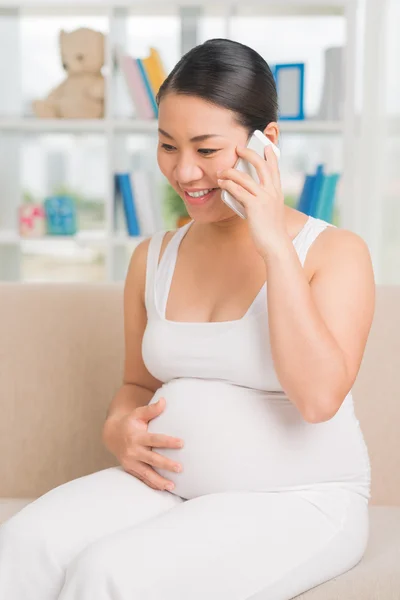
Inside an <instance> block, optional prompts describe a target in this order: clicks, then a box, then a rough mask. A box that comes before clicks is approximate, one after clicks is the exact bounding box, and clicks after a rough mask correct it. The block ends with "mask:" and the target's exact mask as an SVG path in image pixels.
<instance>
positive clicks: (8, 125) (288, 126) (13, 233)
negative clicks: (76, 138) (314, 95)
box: [0, 0, 358, 280]
mask: <svg viewBox="0 0 400 600" xmlns="http://www.w3.org/2000/svg"><path fill="white" fill-rule="evenodd" d="M357 6H358V2H357V0H304V1H302V0H279V1H278V0H275V1H269V0H251V1H250V2H248V3H246V7H245V8H243V7H242V6H241V5H240V3H238V2H236V1H235V0H231V1H229V0H219V1H218V0H181V2H172V1H171V2H164V1H161V0H159V1H157V0H147V1H146V2H144V1H140V2H139V1H135V0H129V1H128V0H119V1H117V0H115V1H106V0H104V2H101V1H100V2H99V0H96V1H95V0H94V1H93V2H88V1H86V2H84V3H81V2H79V1H78V0H70V1H68V0H64V1H63V2H61V1H60V2H58V1H55V0H47V1H43V0H42V1H41V2H34V1H32V2H30V1H28V0H25V2H17V1H16V0H0V18H1V16H2V15H3V16H4V15H8V16H10V17H12V18H14V20H15V21H16V22H18V18H19V17H23V16H24V15H41V16H49V15H60V14H61V15H69V16H70V15H80V14H85V15H86V14H91V15H96V14H102V15H104V16H105V17H106V18H107V21H108V32H107V49H106V62H105V68H104V73H105V78H106V115H105V118H104V119H94V120H66V119H64V120H62V119H60V120H54V119H35V118H31V117H19V116H18V115H13V116H11V115H10V116H0V139H1V137H2V136H4V135H6V136H7V139H9V140H12V142H11V143H10V146H9V151H7V160H8V161H9V163H8V165H7V166H4V164H3V167H2V166H1V164H0V175H1V178H0V192H1V193H0V217H2V219H0V223H2V225H1V227H0V279H9V280H19V279H20V278H21V268H20V267H21V256H22V250H24V249H25V250H26V249H29V248H35V247H39V246H41V247H43V244H50V243H51V244H55V243H58V242H60V243H61V242H62V243H67V242H68V243H73V244H79V245H80V246H85V245H90V246H91V247H93V246H98V247H101V248H103V249H104V253H105V264H106V279H107V280H115V279H122V278H123V277H124V275H125V270H126V266H127V259H128V258H129V254H130V253H131V251H132V246H133V245H134V244H135V243H138V242H139V241H140V240H142V239H143V237H139V238H129V237H128V236H127V235H121V234H116V233H114V223H113V219H114V216H113V215H114V210H113V201H114V199H113V173H114V171H115V160H116V159H115V157H116V156H119V155H120V153H121V152H122V153H123V152H124V150H123V148H122V147H121V143H120V138H121V136H124V135H133V136H134V135H146V136H152V137H154V143H155V142H156V139H157V122H156V120H152V121H143V120H136V119H134V118H117V117H115V116H114V115H115V111H114V108H115V107H114V105H113V101H114V88H113V86H114V80H113V75H112V48H113V45H114V44H115V42H117V41H118V43H119V44H120V43H121V41H122V43H123V42H124V36H126V31H125V29H124V19H125V18H126V17H127V15H130V14H141V15H143V14H146V15H177V14H178V15H180V17H181V23H182V36H181V39H182V47H181V51H182V53H183V52H184V51H186V50H187V49H188V46H189V47H190V45H195V44H196V43H198V42H197V40H196V38H195V34H193V31H192V30H193V27H192V25H190V27H189V26H188V25H187V23H188V20H187V19H188V18H189V17H190V11H191V10H193V9H195V8H197V9H198V10H199V11H201V10H207V11H210V13H211V14H212V13H213V11H215V10H218V11H219V12H218V14H219V15H221V14H223V15H224V16H223V19H224V23H225V37H231V35H230V32H231V19H232V18H233V16H234V15H236V14H237V11H238V10H239V7H240V13H241V15H252V16H254V15H264V16H265V15H272V16H277V15H280V16H290V17H293V16H310V15H321V16H326V15H341V16H342V17H343V19H344V20H345V29H346V60H345V68H346V73H345V82H346V101H345V110H344V118H343V120H342V121H340V122H331V121H318V120H313V119H310V120H306V121H295V122H289V121H282V122H281V123H280V130H281V132H282V133H283V134H293V135H294V134H299V135H314V134H315V135H335V136H340V137H341V140H342V144H343V165H344V168H343V174H342V179H343V183H342V189H343V198H344V201H343V210H342V211H341V226H343V227H346V228H349V229H353V230H354V229H355V228H356V227H355V223H356V220H357V214H355V212H354V210H353V208H354V207H353V205H352V193H353V188H354V180H353V177H352V173H353V172H354V171H353V167H354V153H355V143H356V129H357V123H358V117H356V114H355V80H356V77H355V74H356V60H357V56H356V54H357V49H356V38H357V18H356V17H357ZM187 15H189V17H188V16H187ZM17 27H18V26H16V28H15V34H14V38H13V37H12V35H11V34H10V35H11V37H10V38H9V41H10V40H11V43H12V44H14V46H15V47H14V48H13V49H14V50H15V53H16V56H17V55H18V52H17V43H18V28H17ZM193 36H194V37H193ZM212 37H218V36H212ZM150 42H151V43H154V44H155V43H156V40H150V41H149V43H150ZM277 43H281V44H284V43H285V42H284V40H277ZM185 45H186V47H184V46H185ZM13 49H11V53H12V50H13ZM11 53H10V54H11ZM266 58H267V57H266ZM267 60H268V58H267ZM1 67H2V63H1V59H0V73H1V72H2V71H1ZM0 83H1V82H0ZM15 87H16V93H17V94H18V93H19V92H20V90H19V89H17V88H18V83H16V84H15ZM0 105H1V104H0ZM42 134H73V135H82V134H96V135H101V136H103V138H104V142H105V148H106V156H107V165H108V167H107V184H106V187H107V189H106V192H105V218H106V224H105V230H104V232H101V233H93V232H84V231H82V232H79V234H77V235H76V236H75V237H74V238H72V239H71V237H68V238H58V237H57V238H55V237H50V236H47V237H45V238H40V239H34V240H33V239H29V240H27V239H26V238H21V237H20V236H19V234H18V226H17V216H16V215H17V207H18V206H19V204H20V201H21V190H20V187H19V186H20V183H19V181H20V170H19V165H18V164H17V163H18V156H19V150H20V145H21V144H22V143H23V139H24V138H25V137H26V136H31V135H34V136H38V135H42ZM1 160H4V153H3V155H1V148H0V161H1ZM138 201H140V199H138Z"/></svg>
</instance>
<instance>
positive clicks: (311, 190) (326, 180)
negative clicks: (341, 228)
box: [296, 164, 340, 223]
mask: <svg viewBox="0 0 400 600" xmlns="http://www.w3.org/2000/svg"><path fill="white" fill-rule="evenodd" d="M339 178H340V174H339V173H331V174H327V173H325V169H324V165H323V164H319V165H317V168H316V171H315V174H309V173H307V174H306V175H305V177H304V184H303V189H302V191H301V193H300V197H299V200H298V203H297V206H296V208H297V210H300V211H301V212H303V213H304V214H306V215H311V216H312V217H315V218H316V219H322V220H323V221H327V222H328V223H332V222H333V209H334V205H335V195H336V188H337V184H338V181H339Z"/></svg>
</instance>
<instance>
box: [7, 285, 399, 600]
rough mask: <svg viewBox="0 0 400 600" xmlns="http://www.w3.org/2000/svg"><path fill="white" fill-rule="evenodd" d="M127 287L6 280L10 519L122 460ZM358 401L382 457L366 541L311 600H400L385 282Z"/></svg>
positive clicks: (392, 310) (389, 308) (392, 294)
mask: <svg viewBox="0 0 400 600" xmlns="http://www.w3.org/2000/svg"><path fill="white" fill-rule="evenodd" d="M122 290H123V287H122V284H104V285H98V284H87V285H84V284H77V285H72V284H68V285H66V284H14V283H1V284H0V392H1V395H0V409H1V413H0V415H1V416H0V457H1V462H0V522H1V521H4V520H5V519H7V518H8V517H9V516H11V515H12V514H13V513H15V512H16V511H18V510H19V509H20V508H21V507H22V506H24V505H25V504H26V503H28V502H29V501H30V500H31V499H33V498H36V497H38V496H39V495H42V494H44V493H45V492H47V491H48V490H50V489H51V488H53V487H55V486H58V485H60V484H62V483H64V482H66V481H69V480H71V479H74V478H76V477H80V476H82V475H85V474H88V473H92V472H94V471H97V470H100V469H103V468H106V467H109V466H113V465H115V464H116V462H115V460H114V458H113V457H112V456H111V455H110V454H109V453H108V452H107V451H106V450H105V449H104V447H102V443H101V436H100V432H101V428H102V424H103V421H104V418H105V414H106V409H107V407H108V404H109V402H110V400H111V397H112V396H113V394H114V393H115V391H116V390H117V389H118V387H119V385H120V383H121V375H122V364H123V321H122V318H123V316H122ZM354 399H355V409H356V414H357V416H358V418H359V420H360V423H361V428H362V430H363V433H364V436H365V439H366V442H367V445H368V449H369V453H370V458H371V465H372V498H371V502H370V517H371V519H370V522H371V530H370V540H369V545H368V549H367V552H366V554H365V556H364V558H363V559H362V561H361V562H360V563H359V564H358V565H357V566H356V567H355V568H354V569H352V570H351V571H349V572H347V573H345V574H343V575H342V576H340V577H338V578H336V579H333V580H331V581H329V582H327V583H325V584H323V585H320V586H318V587H316V588H314V589H312V590H310V591H308V592H306V593H304V594H302V595H301V596H299V597H298V598H299V599H302V600H339V599H340V600H399V599H400V437H399V428H400V287H379V288H378V289H377V306H376V313H375V319H374V323H373V326H372V330H371V334H370V338H369V341H368V345H367V349H366V352H365V355H364V359H363V364H362V366H361V370H360V373H359V376H358V379H357V382H356V384H355V386H354ZM337 443H338V444H340V439H338V440H337ZM160 600H161V599H160ZM188 600H189V599H188Z"/></svg>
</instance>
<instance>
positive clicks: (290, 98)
mask: <svg viewBox="0 0 400 600" xmlns="http://www.w3.org/2000/svg"><path fill="white" fill-rule="evenodd" d="M304 75H305V64H304V63H283V64H276V65H274V68H273V76H274V79H275V84H276V89H277V93H278V104H279V119H280V120H281V121H303V120H304V119H305V114H304Z"/></svg>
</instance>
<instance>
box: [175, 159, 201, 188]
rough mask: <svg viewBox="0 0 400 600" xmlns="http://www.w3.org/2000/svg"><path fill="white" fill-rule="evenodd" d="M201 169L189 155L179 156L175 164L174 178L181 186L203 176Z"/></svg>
mask: <svg viewBox="0 0 400 600" xmlns="http://www.w3.org/2000/svg"><path fill="white" fill-rule="evenodd" d="M203 174H204V173H203V169H202V168H201V167H200V166H199V165H198V164H197V163H196V162H195V161H194V160H193V159H191V158H190V157H188V156H186V157H185V156H181V157H180V158H179V159H178V161H177V163H176V166H175V172H174V175H175V179H176V181H178V182H179V183H180V185H181V186H184V185H188V184H189V183H191V182H193V181H198V180H199V179H201V178H202V177H203Z"/></svg>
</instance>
